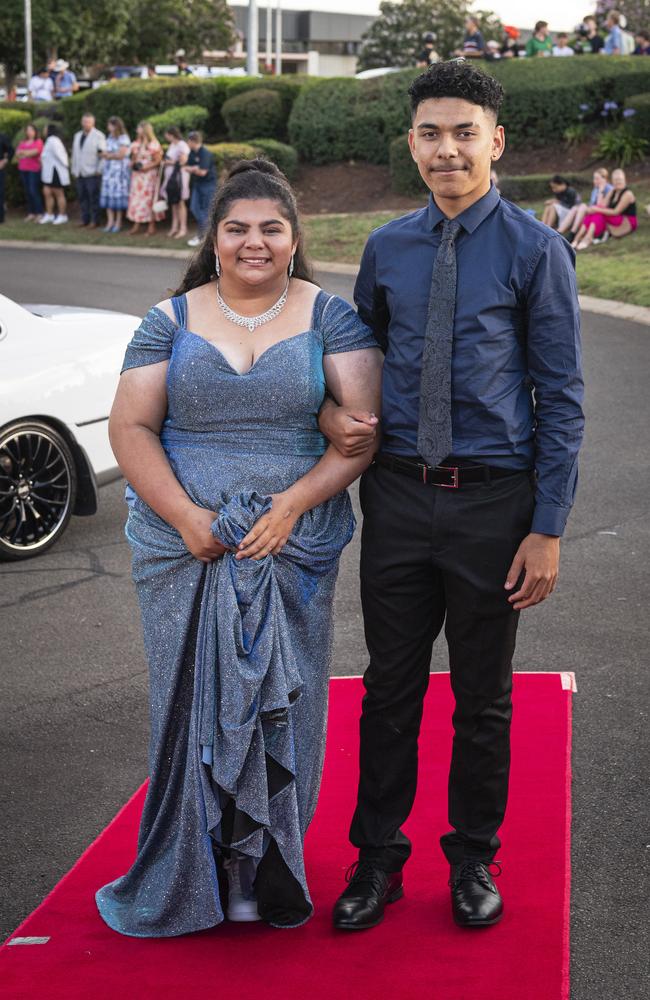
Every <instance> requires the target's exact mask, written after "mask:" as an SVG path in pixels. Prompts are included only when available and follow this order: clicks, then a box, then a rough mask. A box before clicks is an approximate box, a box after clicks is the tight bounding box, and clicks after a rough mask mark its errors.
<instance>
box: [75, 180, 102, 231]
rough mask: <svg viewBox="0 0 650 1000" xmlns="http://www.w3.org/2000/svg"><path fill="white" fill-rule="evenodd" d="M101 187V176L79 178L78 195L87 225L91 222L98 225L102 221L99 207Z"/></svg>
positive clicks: (82, 214)
mask: <svg viewBox="0 0 650 1000" xmlns="http://www.w3.org/2000/svg"><path fill="white" fill-rule="evenodd" d="M101 187H102V178H101V174H99V175H97V176H92V177H77V194H78V196H79V207H80V208H81V218H82V220H83V221H84V222H85V223H86V225H88V223H89V222H94V223H96V224H97V223H99V222H100V220H101V215H102V210H101V208H100V207H99V194H100V191H101Z"/></svg>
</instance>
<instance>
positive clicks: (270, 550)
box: [235, 493, 303, 560]
mask: <svg viewBox="0 0 650 1000" xmlns="http://www.w3.org/2000/svg"><path fill="white" fill-rule="evenodd" d="M271 501H272V503H273V506H272V508H271V510H270V511H268V512H267V513H266V514H263V515H262V517H260V519H259V521H257V522H256V523H255V524H254V525H253V527H252V528H251V530H250V531H249V532H248V534H247V535H246V537H245V538H244V539H243V540H242V541H241V542H240V543H239V546H238V548H237V555H236V557H235V558H236V559H256V560H257V559H264V557H265V556H268V555H272V556H277V555H278V553H279V552H281V551H282V549H283V548H284V546H285V545H286V543H287V539H288V538H289V535H290V534H291V532H292V531H293V526H294V524H295V523H296V521H297V520H298V518H299V517H300V515H301V514H302V513H303V511H302V510H301V509H300V508H299V507H298V505H297V504H296V503H295V501H294V500H293V498H292V497H290V496H289V494H288V493H275V494H271Z"/></svg>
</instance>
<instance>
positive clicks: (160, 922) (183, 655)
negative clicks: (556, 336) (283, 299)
mask: <svg viewBox="0 0 650 1000" xmlns="http://www.w3.org/2000/svg"><path fill="white" fill-rule="evenodd" d="M172 302H173V305H174V312H175V316H176V322H173V321H172V320H171V319H169V317H168V316H167V315H166V314H165V313H164V312H162V311H161V310H160V309H158V308H153V309H151V310H150V311H149V313H148V314H147V315H146V316H145V318H144V320H143V321H142V324H141V325H140V327H139V328H138V330H137V331H136V332H135V334H134V337H133V340H132V341H131V343H130V344H129V346H128V348H127V352H126V357H125V361H124V369H128V368H137V367H140V366H142V365H148V364H154V363H156V362H160V361H167V360H168V361H169V366H168V370H167V396H168V412H167V416H166V418H165V421H164V424H163V427H162V429H161V433H160V439H161V443H162V446H163V448H164V450H165V453H166V455H167V457H168V459H169V462H170V465H171V467H172V469H173V471H174V473H175V475H176V477H177V478H178V480H179V481H180V483H181V484H182V486H183V487H184V489H185V490H186V492H187V493H188V494H189V496H190V497H191V498H192V500H194V501H195V503H197V504H198V505H199V506H201V507H205V508H208V509H210V510H214V511H215V512H216V514H215V521H214V522H213V526H212V530H213V533H214V534H215V535H216V536H217V537H218V538H220V539H221V540H222V541H223V542H224V544H226V545H228V546H235V545H236V544H237V543H238V542H239V541H240V540H241V539H242V538H243V537H244V535H245V534H246V533H247V532H248V531H249V529H250V528H251V526H252V525H253V524H254V523H255V521H256V520H257V519H258V518H259V517H260V516H261V515H262V514H263V513H264V512H265V511H266V510H268V509H269V504H270V500H269V495H270V494H273V493H278V492H280V491H282V490H285V489H287V488H288V487H289V486H290V485H291V484H292V483H294V482H295V481H296V480H297V479H299V478H300V477H301V476H304V475H305V474H306V473H307V472H308V471H309V470H310V469H311V468H312V467H313V466H314V465H315V464H316V462H317V461H318V460H319V458H320V456H322V454H323V453H324V451H325V441H324V439H323V437H322V436H321V434H320V432H319V430H318V424H317V414H318V410H319V408H320V406H321V403H322V401H323V397H324V393H325V379H324V375H323V355H324V354H327V353H336V352H341V351H351V350H361V349H366V348H370V347H375V346H376V344H375V341H374V339H373V337H372V336H371V334H370V332H369V331H368V329H367V328H366V327H365V326H364V325H363V323H362V322H361V321H360V320H359V318H358V317H357V315H356V313H355V312H354V310H353V309H352V308H351V307H350V306H349V305H348V304H347V303H346V302H344V301H343V300H342V299H340V298H338V297H337V296H329V295H327V294H326V293H324V292H322V291H321V292H319V293H318V295H317V297H316V300H315V303H314V309H313V315H312V322H311V327H310V329H309V330H307V331H305V332H304V333H301V334H298V335H297V336H293V337H290V338H288V339H286V340H283V341H280V342H279V343H276V344H274V345H273V346H272V347H270V348H268V349H267V350H266V351H265V352H264V353H263V354H262V355H260V357H259V358H258V359H257V361H256V362H255V364H254V365H253V367H252V368H251V369H250V370H249V371H248V372H246V373H245V374H240V373H238V372H237V371H236V370H235V369H234V368H233V367H232V366H231V365H230V364H229V363H228V361H227V360H226V358H225V357H224V356H223V355H222V354H221V352H220V351H219V350H218V348H216V347H215V346H214V345H213V344H210V343H209V342H208V341H206V340H205V339H203V338H202V337H200V336H198V335H196V334H194V333H191V332H190V331H189V330H188V329H187V328H186V308H187V307H186V301H185V296H180V297H177V298H175V299H173V300H172ZM127 499H129V504H130V510H129V516H128V521H127V525H126V535H127V538H128V540H129V542H130V544H131V547H132V551H133V578H134V581H135V584H136V587H137V591H138V597H139V601H140V607H141V612H142V622H143V630H144V642H145V651H146V654H147V659H148V663H149V674H150V711H151V742H150V751H149V774H150V783H149V788H148V792H147V797H146V801H145V805H144V810H143V814H142V820H141V825H140V832H139V837H138V848H137V857H136V859H135V861H134V864H133V866H132V867H131V869H130V870H129V871H128V872H127V873H126V874H125V875H123V876H122V877H121V878H118V879H117V880H116V881H114V882H111V883H109V884H108V885H105V886H103V887H102V888H101V889H99V891H98V892H97V894H96V900H97V906H98V908H99V912H100V914H101V916H102V917H103V919H104V920H105V921H106V923H107V924H108V925H109V926H110V927H112V928H113V929H114V930H116V931H119V932H120V933H122V934H129V935H134V936H137V937H165V936H171V935H177V934H185V933H188V932H190V931H197V930H202V929H205V928H208V927H212V926H214V925H216V924H219V923H220V922H221V921H222V920H223V919H224V913H223V909H222V902H221V898H220V893H219V875H220V874H221V872H220V868H221V858H222V856H223V851H224V849H225V850H226V851H228V850H232V849H234V850H236V851H237V852H239V855H240V856H243V857H248V858H250V859H252V861H253V863H254V864H255V865H256V866H257V868H256V871H257V874H256V880H255V890H256V896H257V900H258V909H259V912H260V915H261V917H262V919H264V920H266V921H267V922H268V923H270V924H272V925H274V926H280V927H295V926H298V925H299V924H301V923H304V921H305V920H307V919H308V918H309V916H310V915H311V913H312V904H311V900H310V897H309V890H308V887H307V881H306V877H305V868H304V862H303V841H304V836H305V832H306V830H307V827H308V825H309V823H310V821H311V818H312V816H313V814H314V809H315V807H316V800H317V796H318V789H319V784H320V777H321V770H322V763H323V754H324V746H325V725H326V712H327V684H328V672H329V669H328V668H329V659H330V648H331V633H332V602H333V597H334V586H335V583H336V576H337V572H338V561H339V556H340V552H341V550H342V549H343V547H344V546H345V545H346V544H347V542H349V540H350V538H351V536H352V533H353V530H354V518H353V514H352V510H351V505H350V499H349V496H348V494H347V491H343V492H342V493H339V494H338V495H336V496H334V497H332V498H331V499H330V500H328V501H326V502H325V503H322V504H319V505H318V506H317V507H314V508H312V509H311V510H309V511H307V512H306V513H305V514H303V515H302V516H301V517H300V518H299V519H298V521H297V522H296V524H295V527H294V530H293V533H292V535H291V536H290V538H289V540H288V542H287V544H286V546H285V547H284V549H283V550H282V552H281V553H280V554H279V555H278V556H267V557H266V558H264V559H262V560H259V561H255V560H251V559H244V560H241V561H239V562H238V561H236V560H235V558H234V556H233V555H231V554H229V553H228V554H226V555H225V556H224V557H223V558H221V559H218V560H216V561H215V562H213V563H211V564H209V565H207V566H206V565H205V564H204V563H201V562H199V561H198V560H197V559H195V558H194V557H193V556H192V555H191V554H190V553H189V552H188V551H187V549H186V547H185V545H184V543H183V540H182V538H181V537H180V535H179V534H178V532H177V531H176V530H175V529H174V528H172V527H171V526H170V525H169V524H167V523H166V522H165V521H163V520H162V519H161V518H160V517H159V516H158V515H157V514H156V513H155V512H154V511H153V510H152V509H151V508H150V507H149V506H148V505H147V504H146V503H144V501H143V500H141V499H140V498H139V497H138V496H137V495H136V494H135V493H134V492H133V491H132V490H131V489H130V488H129V489H128V490H127Z"/></svg>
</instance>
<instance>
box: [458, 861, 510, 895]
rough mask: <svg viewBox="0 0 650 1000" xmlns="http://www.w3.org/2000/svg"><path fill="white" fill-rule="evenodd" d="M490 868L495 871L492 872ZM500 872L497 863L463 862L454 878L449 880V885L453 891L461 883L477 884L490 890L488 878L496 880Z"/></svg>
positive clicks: (500, 869) (499, 865)
mask: <svg viewBox="0 0 650 1000" xmlns="http://www.w3.org/2000/svg"><path fill="white" fill-rule="evenodd" d="M492 868H495V869H496V871H492V870H491V869H492ZM502 870H503V869H502V867H501V864H500V862H498V861H464V862H463V863H462V864H461V865H460V867H459V869H458V871H457V872H456V873H455V876H454V877H453V878H450V879H449V885H450V886H451V888H452V889H455V888H456V887H457V886H458V885H460V883H461V882H478V883H479V885H482V886H483V888H485V889H491V888H492V886H491V885H490V882H491V878H490V876H492V878H498V877H499V875H500V874H501V872H502Z"/></svg>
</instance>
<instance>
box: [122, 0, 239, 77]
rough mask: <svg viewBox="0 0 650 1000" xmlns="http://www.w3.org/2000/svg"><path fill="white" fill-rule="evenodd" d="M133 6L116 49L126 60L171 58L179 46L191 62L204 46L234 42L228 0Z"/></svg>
mask: <svg viewBox="0 0 650 1000" xmlns="http://www.w3.org/2000/svg"><path fill="white" fill-rule="evenodd" d="M130 6H131V17H130V19H129V30H128V35H127V37H126V38H124V39H123V40H122V41H121V44H120V45H119V46H118V47H117V48H116V49H115V52H116V53H117V54H119V56H120V58H122V59H124V60H125V61H129V62H131V61H134V62H138V63H150V62H156V61H162V60H168V59H170V58H171V57H172V56H173V54H174V53H175V52H176V51H177V50H178V49H184V50H185V54H186V57H187V58H188V59H189V60H190V61H191V60H200V59H201V56H202V53H203V52H204V50H205V49H228V48H229V47H230V46H231V45H232V44H233V43H234V37H235V36H234V30H233V20H232V14H231V12H230V9H229V7H228V4H227V2H226V0H132V2H131V5H130Z"/></svg>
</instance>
